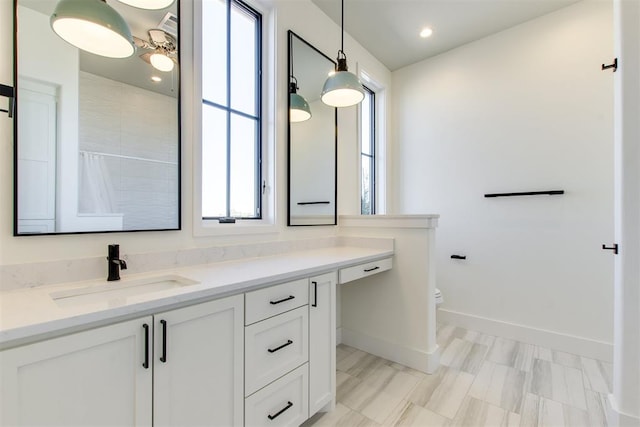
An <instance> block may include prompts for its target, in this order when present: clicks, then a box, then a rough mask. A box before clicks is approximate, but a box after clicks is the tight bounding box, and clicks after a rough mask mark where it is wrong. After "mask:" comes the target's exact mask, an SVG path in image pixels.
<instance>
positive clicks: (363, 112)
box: [360, 86, 376, 215]
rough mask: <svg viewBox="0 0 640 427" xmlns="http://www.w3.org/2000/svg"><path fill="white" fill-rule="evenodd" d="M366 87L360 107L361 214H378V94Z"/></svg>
mask: <svg viewBox="0 0 640 427" xmlns="http://www.w3.org/2000/svg"><path fill="white" fill-rule="evenodd" d="M363 87H364V100H363V101H362V104H361V105H360V175H361V177H360V214H362V215H374V214H375V213H376V94H375V92H374V91H372V90H371V89H369V88H368V87H367V86H363Z"/></svg>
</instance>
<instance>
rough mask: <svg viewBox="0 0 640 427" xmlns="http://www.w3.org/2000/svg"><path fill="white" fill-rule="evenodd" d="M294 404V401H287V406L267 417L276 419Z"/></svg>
mask: <svg viewBox="0 0 640 427" xmlns="http://www.w3.org/2000/svg"><path fill="white" fill-rule="evenodd" d="M292 406H293V403H291V402H287V406H285V407H284V408H282V409H280V410H279V411H278V412H276V413H275V415H267V418H269V419H270V420H275V419H276V418H278V417H279V416H280V414H282V413H283V412H284V411H286V410H287V409H289V408H291V407H292Z"/></svg>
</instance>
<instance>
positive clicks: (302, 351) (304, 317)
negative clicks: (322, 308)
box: [244, 305, 309, 396]
mask: <svg viewBox="0 0 640 427" xmlns="http://www.w3.org/2000/svg"><path fill="white" fill-rule="evenodd" d="M244 348H245V350H244V354H245V374H244V375H245V377H244V378H245V395H247V396H248V395H250V394H251V393H253V392H255V391H256V390H259V389H260V388H262V387H264V386H265V385H267V384H269V383H270V382H272V381H274V380H276V379H278V378H279V377H281V376H282V375H284V374H286V373H287V372H289V371H290V370H292V369H294V368H296V367H298V366H300V365H302V364H303V363H305V362H307V361H308V360H309V308H308V307H307V306H306V305H305V306H304V307H300V308H297V309H295V310H292V311H289V312H287V313H283V314H281V315H280V316H276V317H272V318H270V319H267V320H264V321H262V322H258V323H254V324H253V325H250V326H247V327H246V328H245V332H244Z"/></svg>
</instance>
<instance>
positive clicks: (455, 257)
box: [451, 255, 467, 259]
mask: <svg viewBox="0 0 640 427" xmlns="http://www.w3.org/2000/svg"><path fill="white" fill-rule="evenodd" d="M451 259H467V256H466V255H451Z"/></svg>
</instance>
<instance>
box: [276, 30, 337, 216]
mask: <svg viewBox="0 0 640 427" xmlns="http://www.w3.org/2000/svg"><path fill="white" fill-rule="evenodd" d="M288 35H289V61H288V70H289V73H288V78H289V80H288V85H287V87H288V89H289V96H288V97H287V99H288V105H287V107H288V108H287V110H288V111H289V114H288V118H289V132H288V178H289V179H288V181H289V182H288V193H287V194H288V195H287V197H288V198H287V200H288V217H287V225H290V226H301V225H336V224H337V212H338V210H337V193H338V187H337V182H338V180H337V160H338V155H337V142H338V110H337V109H336V108H334V107H329V106H328V105H326V104H324V103H323V102H322V101H321V100H320V94H321V92H322V87H323V85H324V82H325V80H326V79H327V76H328V74H329V73H330V72H332V71H333V70H334V69H335V62H334V61H333V60H332V59H330V58H329V57H328V56H327V55H325V54H323V53H322V52H320V51H319V50H318V49H317V48H315V47H314V46H313V45H311V44H310V43H309V42H307V41H306V40H304V39H303V38H302V37H300V36H298V35H297V34H295V33H294V32H293V31H291V30H289V32H288ZM292 108H294V109H293V110H292Z"/></svg>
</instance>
